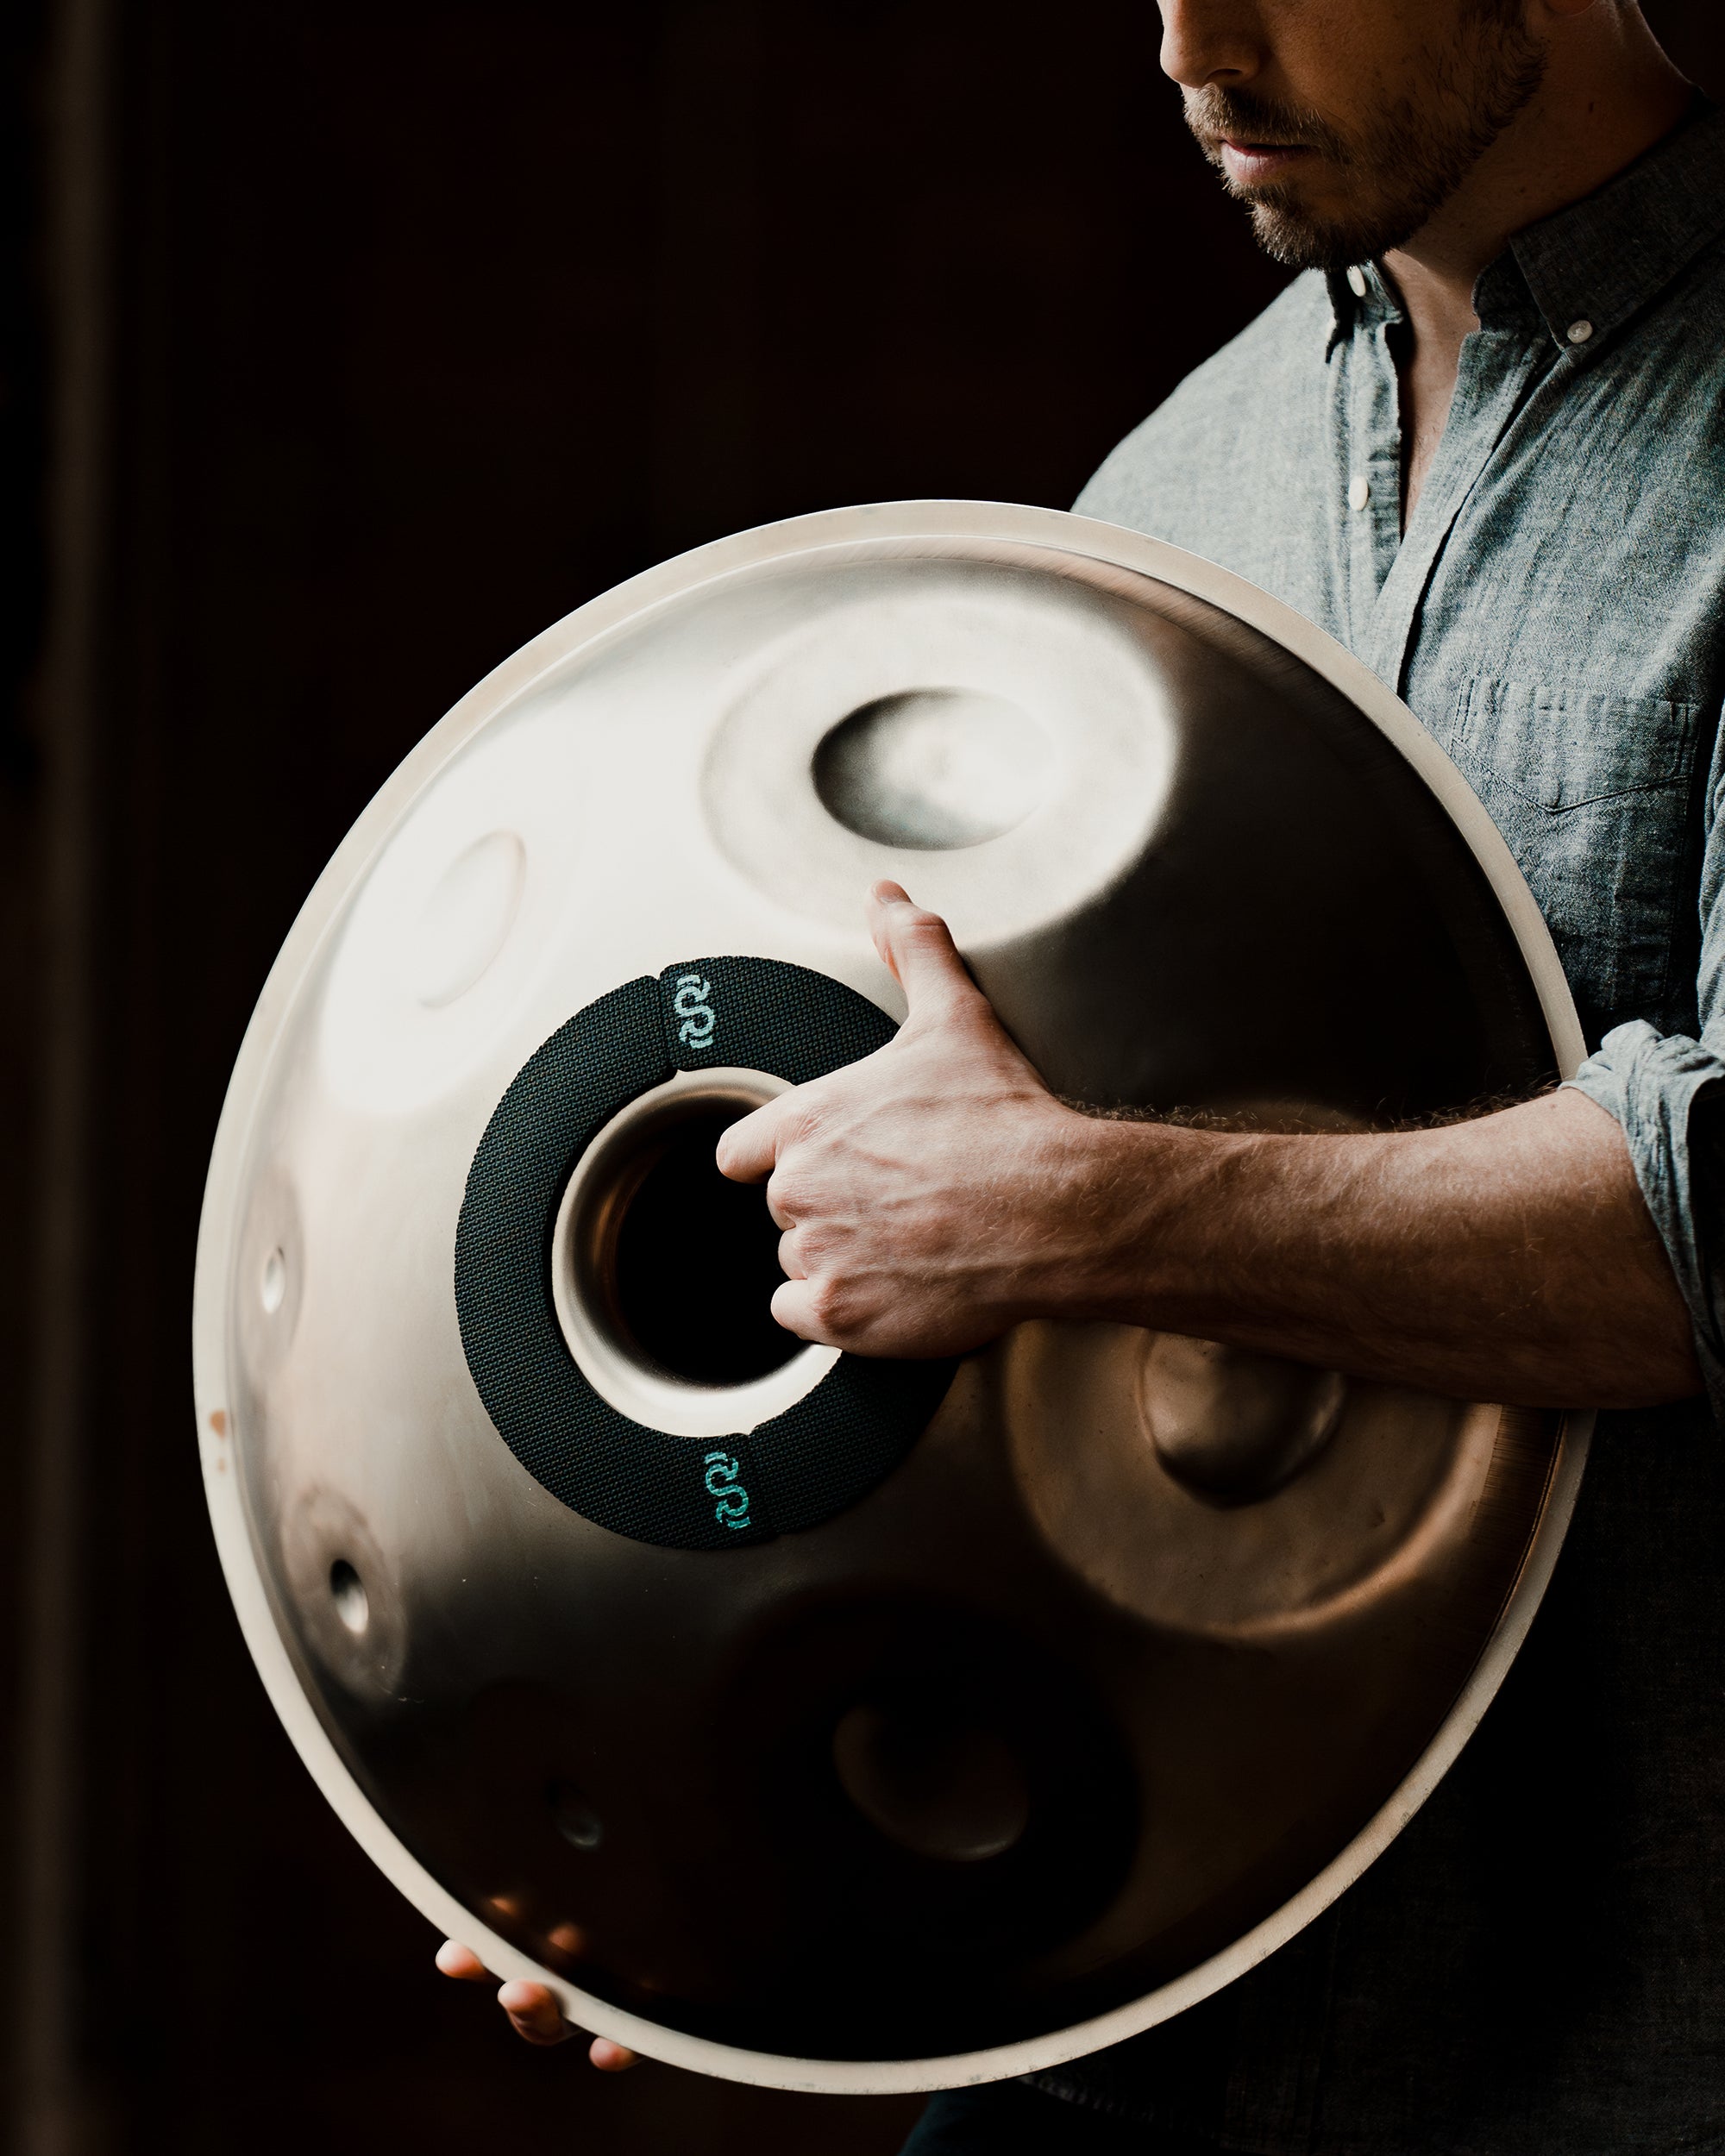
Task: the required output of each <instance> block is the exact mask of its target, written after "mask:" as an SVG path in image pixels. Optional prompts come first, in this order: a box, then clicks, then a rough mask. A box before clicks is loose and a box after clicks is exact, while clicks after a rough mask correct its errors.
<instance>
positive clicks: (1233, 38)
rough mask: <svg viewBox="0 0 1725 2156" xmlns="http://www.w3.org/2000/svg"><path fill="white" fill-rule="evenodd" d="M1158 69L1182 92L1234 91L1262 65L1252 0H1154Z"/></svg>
mask: <svg viewBox="0 0 1725 2156" xmlns="http://www.w3.org/2000/svg"><path fill="white" fill-rule="evenodd" d="M1158 4H1159V5H1160V7H1161V9H1162V72H1163V73H1164V75H1167V76H1170V77H1171V78H1172V79H1173V80H1174V81H1176V82H1177V83H1178V84H1180V85H1181V86H1182V89H1186V90H1202V89H1203V88H1204V87H1205V85H1207V84H1209V83H1214V84H1215V85H1217V87H1218V88H1219V89H1222V90H1234V89H1238V88H1239V85H1241V84H1242V83H1245V82H1249V81H1250V80H1251V78H1252V77H1253V76H1254V75H1256V74H1257V73H1258V70H1259V69H1260V68H1261V67H1262V66H1263V65H1264V38H1263V24H1262V21H1261V19H1260V13H1259V9H1258V7H1257V6H1256V5H1255V4H1254V0H1158Z"/></svg>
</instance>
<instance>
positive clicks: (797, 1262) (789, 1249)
mask: <svg viewBox="0 0 1725 2156" xmlns="http://www.w3.org/2000/svg"><path fill="white" fill-rule="evenodd" d="M776 1217H777V1216H776V1215H775V1218H776ZM779 1270H780V1271H781V1273H782V1274H783V1275H784V1276H785V1278H786V1279H787V1280H803V1279H805V1278H806V1274H805V1272H804V1270H803V1262H802V1260H801V1258H800V1257H798V1256H797V1232H796V1230H795V1229H794V1228H787V1229H786V1231H785V1232H784V1233H783V1234H782V1235H781V1237H780V1238H779ZM776 1292H777V1291H776V1290H775V1293H776Z"/></svg>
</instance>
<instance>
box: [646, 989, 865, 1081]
mask: <svg viewBox="0 0 1725 2156" xmlns="http://www.w3.org/2000/svg"><path fill="white" fill-rule="evenodd" d="M659 980H660V982H661V984H662V987H663V989H664V993H665V1046H666V1049H667V1050H668V1053H669V1055H670V1057H671V1060H672V1062H674V1063H675V1064H676V1066H677V1069H679V1070H701V1069H715V1068H717V1067H718V1066H719V1065H721V1064H727V1063H729V1064H739V1065H741V1066H742V1067H743V1069H747V1070H769V1071H771V1072H772V1074H773V1075H774V1076H775V1078H787V1079H788V1080H789V1081H790V1082H791V1084H792V1085H793V1086H806V1084H807V1083H808V1081H810V1079H812V1078H824V1077H825V1075H826V1074H827V1072H828V1071H830V1070H837V1069H840V1068H841V1067H842V1066H843V1065H844V1064H845V1063H854V1062H860V1061H861V1059H862V1057H863V1056H872V1055H873V1054H874V1052H875V1050H876V1049H877V1048H884V1047H885V1046H886V1045H887V1043H888V1041H889V1040H891V1039H892V1037H893V1036H894V1033H896V1032H897V1031H898V1030H899V1029H898V1027H897V1026H896V1025H894V1023H893V1021H892V1020H891V1019H890V1018H888V1016H887V1014H886V1012H884V1011H881V1010H878V1009H877V1008H876V1007H875V1005H874V1004H872V1003H870V1002H869V999H868V997H867V996H860V995H858V994H857V993H856V990H855V989H854V988H847V987H845V985H844V982H843V981H835V980H833V978H832V977H831V975H830V974H824V973H812V972H811V971H810V970H809V968H807V967H806V966H787V965H786V964H785V963H784V962H783V961H782V960H781V959H777V958H694V959H691V960H690V961H689V962H688V963H687V965H683V966H667V967H666V968H665V970H664V972H663V973H662V974H661V975H660V976H659Z"/></svg>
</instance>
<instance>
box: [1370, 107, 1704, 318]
mask: <svg viewBox="0 0 1725 2156" xmlns="http://www.w3.org/2000/svg"><path fill="white" fill-rule="evenodd" d="M1722 234H1725V109H1722V108H1721V107H1719V106H1716V105H1713V104H1709V103H1698V104H1697V108H1696V110H1695V112H1694V114H1693V115H1692V116H1691V118H1689V119H1688V120H1686V121H1684V122H1682V123H1681V124H1680V125H1679V126H1678V127H1677V128H1674V129H1673V130H1672V133H1671V134H1670V135H1666V136H1665V138H1664V140H1663V141H1660V142H1658V143H1656V144H1655V145H1654V147H1653V148H1652V149H1651V150H1649V151H1648V152H1647V155H1646V156H1645V157H1641V158H1639V159H1638V160H1636V161H1635V163H1634V164H1633V165H1632V166H1629V168H1628V171H1627V172H1619V173H1618V174H1617V176H1616V178H1615V179H1611V180H1608V181H1607V182H1606V184H1605V185H1604V186H1603V187H1602V188H1600V189H1599V190H1598V191H1597V192H1596V193H1595V194H1591V195H1588V196H1585V197H1584V198H1583V199H1582V200H1581V201H1580V202H1572V203H1571V204H1568V206H1567V207H1566V208H1565V209H1562V210H1559V211H1558V212H1557V213H1556V215H1555V216H1550V217H1546V218H1544V219H1542V220H1541V221H1540V223H1538V224H1534V225H1529V226H1528V227H1527V230H1526V231H1525V232H1518V233H1517V234H1516V235H1515V238H1514V239H1513V240H1512V241H1510V242H1509V248H1507V249H1506V251H1505V252H1504V253H1503V254H1500V255H1499V256H1498V258H1497V260H1496V261H1495V262H1492V263H1490V264H1489V265H1488V266H1487V267H1486V268H1485V269H1484V270H1483V271H1482V272H1481V273H1480V276H1479V280H1478V282H1477V284H1476V285H1475V286H1474V291H1473V304H1474V311H1475V312H1476V313H1477V315H1478V317H1479V319H1480V321H1481V323H1484V325H1485V326H1486V327H1488V328H1492V327H1496V326H1497V325H1500V324H1505V325H1507V324H1509V323H1512V322H1521V323H1526V322H1527V321H1528V320H1529V317H1528V309H1527V302H1528V299H1529V298H1531V299H1532V301H1533V304H1534V307H1535V308H1537V310H1538V314H1539V319H1540V320H1542V321H1543V323H1544V324H1545V327H1546V332H1547V334H1548V335H1550V337H1551V338H1552V341H1553V343H1555V344H1556V345H1557V346H1558V347H1559V349H1560V350H1562V351H1564V352H1566V353H1568V354H1570V355H1571V357H1573V358H1579V357H1581V356H1582V355H1583V354H1584V353H1585V352H1586V351H1588V350H1589V349H1596V348H1597V347H1598V345H1599V344H1600V343H1602V342H1603V341H1604V340H1605V339H1606V337H1608V336H1609V334H1610V332H1611V331H1612V330H1613V329H1616V328H1617V327H1618V326H1619V325H1620V324H1621V323H1624V322H1627V321H1628V319H1629V317H1631V316H1632V315H1634V314H1636V313H1637V312H1639V311H1640V309H1641V308H1642V307H1644V306H1645V305H1646V304H1647V302H1648V301H1649V300H1650V299H1652V298H1654V297H1655V296H1656V295H1657V294H1658V293H1659V292H1660V291H1663V290H1664V289H1665V286H1666V285H1668V284H1670V282H1671V281H1672V279H1673V278H1674V277H1675V276H1677V274H1678V272H1679V271H1681V270H1683V269H1684V268H1685V267H1686V266H1688V264H1689V263H1691V261H1693V260H1694V259H1695V257H1696V256H1697V254H1700V252H1701V251H1702V249H1703V248H1704V247H1706V246H1707V245H1708V243H1709V241H1713V240H1716V239H1717V238H1719V237H1720V236H1721V235H1722ZM1327 282H1328V285H1329V289H1330V304H1331V308H1332V310H1333V327H1332V330H1331V344H1332V347H1333V344H1334V342H1335V339H1336V338H1337V337H1339V336H1345V335H1346V333H1347V331H1348V329H1350V328H1351V327H1352V325H1354V324H1355V323H1361V324H1374V325H1375V324H1377V323H1388V322H1399V321H1400V320H1401V319H1402V308H1401V304H1400V303H1399V301H1398V300H1397V298H1396V294H1395V292H1394V291H1393V290H1392V289H1391V287H1390V286H1389V284H1388V283H1387V281H1386V280H1385V279H1384V277H1383V273H1382V272H1381V271H1380V270H1379V269H1378V267H1377V264H1376V263H1373V262H1364V263H1361V264H1359V265H1358V267H1357V268H1354V269H1347V270H1331V271H1330V272H1328V273H1327ZM1360 287H1364V289H1363V290H1361V289H1359V288H1360ZM1576 330H1581V331H1582V332H1583V334H1582V335H1580V336H1579V337H1578V336H1576V335H1574V334H1573V332H1575V331H1576Z"/></svg>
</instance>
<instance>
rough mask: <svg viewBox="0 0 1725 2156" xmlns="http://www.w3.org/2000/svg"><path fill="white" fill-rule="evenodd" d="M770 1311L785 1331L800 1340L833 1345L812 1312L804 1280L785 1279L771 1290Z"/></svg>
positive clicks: (807, 1288)
mask: <svg viewBox="0 0 1725 2156" xmlns="http://www.w3.org/2000/svg"><path fill="white" fill-rule="evenodd" d="M772 1312H773V1316H774V1319H775V1321H776V1322H777V1323H778V1324H780V1325H781V1326H783V1327H784V1328H785V1330H786V1332H794V1333H795V1334H796V1336H797V1338H798V1339H800V1340H817V1341H819V1343H820V1344H821V1345H822V1346H823V1347H835V1346H837V1342H836V1341H834V1340H830V1339H829V1338H827V1337H826V1335H825V1332H822V1330H821V1328H820V1325H819V1320H818V1319H816V1317H815V1314H814V1307H813V1298H812V1294H811V1292H810V1289H809V1284H808V1282H806V1280H802V1279H797V1280H787V1282H785V1284H784V1286H783V1287H782V1288H775V1289H774V1291H773V1301H772Z"/></svg>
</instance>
